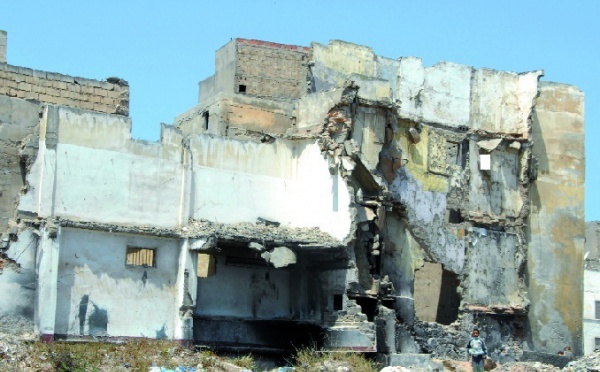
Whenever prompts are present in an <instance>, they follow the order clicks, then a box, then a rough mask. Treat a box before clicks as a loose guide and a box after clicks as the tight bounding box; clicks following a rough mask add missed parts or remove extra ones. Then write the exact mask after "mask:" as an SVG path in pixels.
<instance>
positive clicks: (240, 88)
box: [238, 84, 246, 93]
mask: <svg viewBox="0 0 600 372" xmlns="http://www.w3.org/2000/svg"><path fill="white" fill-rule="evenodd" d="M238 92H239V93H246V86H245V85H244V84H240V85H239V86H238Z"/></svg>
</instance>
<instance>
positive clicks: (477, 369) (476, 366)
mask: <svg viewBox="0 0 600 372" xmlns="http://www.w3.org/2000/svg"><path fill="white" fill-rule="evenodd" d="M483 365H484V360H483V355H480V356H473V357H472V358H471V366H472V367H473V372H483V371H484V368H483Z"/></svg>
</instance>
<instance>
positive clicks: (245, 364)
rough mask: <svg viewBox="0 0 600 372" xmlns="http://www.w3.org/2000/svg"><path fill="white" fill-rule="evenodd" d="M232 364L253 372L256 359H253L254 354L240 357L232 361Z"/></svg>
mask: <svg viewBox="0 0 600 372" xmlns="http://www.w3.org/2000/svg"><path fill="white" fill-rule="evenodd" d="M231 363H233V364H235V365H236V366H238V367H242V368H246V369H249V370H251V371H253V370H254V367H255V366H254V358H253V357H252V354H248V355H244V356H239V357H237V358H235V359H233V360H231Z"/></svg>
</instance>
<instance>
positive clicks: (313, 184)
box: [0, 39, 584, 361]
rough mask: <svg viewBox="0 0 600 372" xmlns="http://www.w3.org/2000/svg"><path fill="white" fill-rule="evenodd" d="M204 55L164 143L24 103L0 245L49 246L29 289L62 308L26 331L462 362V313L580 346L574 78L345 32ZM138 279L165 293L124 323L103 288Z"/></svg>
mask: <svg viewBox="0 0 600 372" xmlns="http://www.w3.org/2000/svg"><path fill="white" fill-rule="evenodd" d="M216 66H217V71H216V72H215V75H214V76H213V77H211V78H209V79H207V80H204V81H202V82H201V83H200V92H201V95H200V98H199V104H198V105H196V106H195V107H193V108H191V109H190V110H188V111H187V112H185V113H183V114H182V115H179V116H178V117H177V118H176V119H175V122H174V125H173V126H163V128H162V135H161V141H160V143H146V142H140V141H134V140H131V138H130V134H129V133H130V124H131V123H130V122H129V120H128V119H127V118H125V117H122V116H118V115H109V114H102V113H94V112H90V111H87V110H84V109H80V108H68V107H64V106H53V105H47V104H39V105H33V106H31V107H29V106H28V107H26V108H24V109H26V110H28V111H32V112H33V110H35V115H34V114H31V115H32V118H31V120H30V123H29V122H28V121H27V120H25V119H23V120H22V121H24V122H26V123H29V124H23V125H24V126H27V128H28V129H27V130H28V131H30V132H31V133H32V135H31V138H32V140H31V141H29V142H28V143H30V142H31V143H37V147H36V146H33V145H31V146H30V148H31V150H30V152H31V154H32V155H31V165H30V167H26V168H25V169H24V170H21V172H22V173H21V175H22V178H23V180H24V181H21V184H20V185H19V187H20V186H22V185H23V183H25V189H24V193H23V195H21V196H20V197H19V205H18V207H16V208H15V206H14V202H13V204H12V205H9V206H7V207H6V208H5V209H6V214H7V216H8V215H9V214H10V211H11V208H12V210H13V211H16V212H15V213H17V214H16V215H15V216H16V217H17V219H18V221H17V220H15V221H14V222H13V225H14V226H17V227H16V228H15V229H14V232H13V234H12V235H11V234H10V232H9V233H8V234H7V235H5V236H6V237H7V240H6V241H7V242H8V241H10V239H9V238H11V239H12V242H10V244H8V243H6V244H5V248H9V251H8V252H9V253H10V254H11V255H12V254H14V251H13V250H12V249H13V248H14V247H18V246H19V245H21V244H25V243H24V242H27V241H31V242H33V246H34V247H37V248H33V250H30V251H29V252H38V257H39V252H47V254H44V255H42V256H41V261H39V262H38V264H37V266H36V268H35V270H34V271H35V273H37V275H39V277H41V278H42V277H43V278H44V282H39V281H38V283H37V284H36V285H37V293H38V294H37V297H36V296H33V297H32V296H31V295H29V297H28V298H30V299H31V298H34V299H35V301H37V302H36V303H35V306H36V307H37V309H42V308H45V306H43V305H44V304H45V301H46V300H44V299H45V298H50V299H51V300H52V301H55V302H56V304H57V305H56V306H54V307H51V308H52V309H54V310H52V311H54V313H52V311H51V312H50V313H48V314H46V313H43V312H38V313H35V314H34V315H33V320H34V321H35V322H36V327H37V328H36V329H37V332H38V333H39V334H44V335H48V338H52V337H54V335H61V336H65V337H81V336H82V335H83V336H89V335H92V334H93V333H94V332H96V334H101V335H106V336H108V337H116V336H139V335H143V336H153V337H168V338H175V339H183V340H195V341H196V342H200V343H203V344H209V345H214V346H217V347H235V348H240V347H247V348H256V349H269V348H273V347H274V345H279V346H281V345H283V347H289V346H290V345H291V344H296V345H297V344H298V343H302V342H309V341H310V340H312V341H315V340H316V342H317V344H318V345H319V346H320V347H323V348H327V349H331V350H339V349H345V350H355V351H363V352H375V351H378V352H380V353H384V354H386V355H388V357H389V358H390V360H393V358H396V357H397V356H396V355H397V354H398V353H422V352H426V353H431V354H434V355H438V356H448V357H461V356H462V355H464V350H463V349H462V348H463V347H464V344H465V342H466V339H467V337H468V334H469V331H470V329H471V328H472V327H473V326H475V325H477V326H479V327H480V328H481V329H482V333H483V335H484V336H485V337H486V339H487V341H488V344H489V347H490V350H491V353H492V355H493V356H494V357H495V358H497V359H500V360H501V361H506V360H515V359H524V358H543V356H544V355H546V354H556V353H559V352H560V353H565V352H567V351H569V352H570V353H575V354H579V353H581V351H582V341H581V327H582V321H581V316H580V315H581V314H580V315H577V311H576V308H577V306H578V305H581V295H582V287H581V285H580V284H581V283H580V280H579V279H581V277H582V275H583V273H582V270H581V268H580V267H579V266H577V265H575V263H576V262H578V261H577V260H578V259H580V258H581V257H580V256H581V255H582V242H583V241H582V240H581V238H582V236H583V207H582V205H583V183H582V182H583V178H584V168H583V164H584V162H583V160H584V157H583V143H582V140H583V125H582V124H583V96H582V94H581V92H579V91H578V90H577V89H576V88H573V87H569V86H564V85H557V84H538V80H539V79H540V77H541V76H542V72H541V71H533V72H528V73H523V74H516V73H509V72H500V71H494V70H488V69H474V68H471V67H469V66H464V65H459V64H454V63H448V62H443V63H439V64H436V65H433V66H431V67H424V66H423V64H422V61H421V60H420V59H418V58H413V57H403V58H400V59H397V60H392V59H388V58H384V57H380V56H377V55H375V54H374V53H373V51H372V50H371V49H370V48H367V47H363V46H357V45H354V44H349V43H344V42H341V41H334V42H331V43H330V44H329V45H321V44H313V45H312V46H311V48H310V49H307V48H303V47H297V46H286V45H281V44H273V43H266V42H261V41H253V40H245V39H236V40H233V41H232V42H231V43H229V44H227V45H226V46H224V47H223V48H222V49H220V50H219V51H218V52H217V58H216ZM275 67H277V68H275ZM243 82H246V83H247V84H242V83H243ZM242 85H243V86H244V88H242ZM0 98H1V97H0ZM9 99H10V100H18V98H9ZM18 101H19V103H18V104H23V103H21V100H18ZM10 107H12V106H9V111H10V110H12V108H10ZM11 112H12V111H11ZM34 119H35V120H34ZM19 120H21V119H19ZM564 123H568V125H566V126H565V125H564ZM559 126H560V128H558V127H559ZM1 129H2V127H0V130H1ZM20 135H21V134H18V136H20ZM18 136H17V137H18ZM9 147H10V146H9ZM7 148H8V147H7ZM7 151H8V150H7ZM10 151H13V152H14V150H12V149H11V150H10ZM565 151H566V152H565ZM562 153H567V154H568V160H569V161H567V162H564V161H563V162H562V163H561V162H559V161H558V155H557V154H562ZM14 156H16V155H14ZM11 166H12V167H13V168H14V169H15V170H14V172H13V173H15V172H16V168H15V167H14V166H13V165H8V164H7V165H6V167H7V169H9V168H10V167H11ZM19 169H20V168H19ZM15 174H17V173H15ZM573 175H575V176H576V177H575V178H573V177H572V176H573ZM558 183H560V187H555V186H556V185H557V184H558ZM15 190H16V186H15ZM565 195H566V196H567V197H563V196H565ZM15 197H17V195H15ZM3 208H4V206H3ZM7 218H9V217H7ZM209 221H210V222H209ZM52 224H55V225H57V226H58V230H56V229H55V228H52V226H53V225H52ZM36 231H37V232H36ZM56 231H58V233H57V232H56ZM556 231H560V234H558V233H556ZM34 232H36V233H34ZM32 233H33V235H32ZM557 234H558V235H557ZM113 235H114V236H113ZM81 236H85V237H87V238H86V239H83V240H89V242H87V243H83V244H84V246H83V247H76V246H75V245H74V243H73V242H74V241H75V237H81ZM28 237H29V238H28ZM28 239H29V240H28ZM78 241H81V239H79V240H78ZM104 241H106V243H107V244H106V246H107V247H108V248H103V249H104V250H107V249H108V250H110V251H111V252H115V253H116V254H115V255H114V257H113V258H111V259H109V258H103V257H102V256H101V255H102V252H103V249H100V248H99V247H98V244H99V242H104ZM160 242H163V243H160ZM109 243H110V244H109ZM3 244H4V243H3ZM140 246H141V247H140ZM133 248H135V249H133ZM36 249H37V250H36ZM80 250H81V252H80ZM140 252H141V253H140ZM84 253H85V254H84ZM142 253H143V254H142ZM75 256H76V257H75ZM74 257H75V258H74ZM149 257H150V258H149ZM155 258H156V260H157V261H156V262H154V261H153V260H154V259H155ZM88 261H90V262H88ZM92 261H93V263H92ZM134 263H141V264H140V265H137V266H141V267H136V265H135V264H134ZM163 264H164V265H166V266H162V265H163ZM159 265H160V266H159ZM25 266H26V265H25V263H23V267H25ZM108 266H111V267H108ZM575 266H577V268H573V267H575ZM118 267H121V271H122V272H121V271H120V270H118V269H115V268H118ZM540 267H544V268H548V270H540V269H539V268H540ZM53 268H56V270H54V269H53ZM165 268H171V269H169V270H167V271H168V272H167V271H164V270H165ZM71 270H73V273H74V276H73V277H74V278H75V279H68V278H66V279H63V277H62V276H61V275H62V274H61V273H63V272H64V273H70V272H71ZM173 270H174V271H173ZM57 271H58V274H57ZM142 271H143V273H142ZM101 272H103V273H104V274H103V275H105V276H102V275H100V274H99V273H101ZM140 273H142V274H141V276H140ZM548 275H551V276H552V278H550V277H549V276H548ZM69 277H71V276H69ZM567 277H568V278H573V279H572V281H563V280H558V282H556V280H557V279H556V278H567ZM105 278H112V279H111V280H112V281H111V286H110V288H105V292H102V293H97V292H94V293H91V292H90V293H88V292H89V291H88V292H86V291H85V290H80V289H79V287H83V288H92V287H93V286H94V284H99V283H103V280H106V279H105ZM14 280H15V279H14V277H10V278H9V277H8V276H6V275H5V276H2V278H1V280H0V282H3V283H7V285H8V284H9V283H13V282H14ZM69 280H70V281H69ZM73 280H77V281H78V282H77V283H78V284H77V285H75V282H74V281H73ZM555 282H556V283H555ZM53 283H58V285H57V286H55V287H53ZM553 283H554V284H553ZM578 283H579V284H578ZM145 286H148V288H147V289H144V288H146V287H145ZM138 287H139V288H142V289H144V290H147V291H149V292H148V294H149V296H151V297H152V298H155V299H156V300H157V301H161V304H162V305H161V306H162V307H161V311H160V313H161V314H160V316H159V315H157V317H155V318H152V319H149V320H148V322H147V324H146V325H139V326H138V325H135V324H137V323H135V322H134V321H133V320H131V319H129V318H128V317H122V316H120V315H119V314H120V313H121V312H122V307H121V305H119V304H118V303H113V302H110V301H109V300H108V293H110V292H111V291H113V290H114V289H115V288H117V289H122V290H125V291H130V290H133V288H138ZM157 287H160V288H157ZM53 288H58V290H57V289H53ZM14 293H15V294H17V295H18V293H17V292H14ZM42 295H45V297H42ZM86 296H87V297H86ZM173 299H174V300H173ZM169 301H170V302H169ZM167 302H169V304H167ZM29 303H31V300H29ZM126 303H127V304H128V306H139V307H140V309H143V308H145V307H146V306H149V305H146V303H147V302H146V299H145V298H144V299H142V298H137V297H134V299H127V300H126ZM173 304H175V305H173ZM103 306H104V307H103ZM25 307H29V308H31V307H32V306H31V305H27V306H25ZM96 307H97V308H98V309H97V312H98V314H99V315H97V314H96V312H95V311H96ZM21 308H23V306H22V307H21ZM82 308H85V309H86V310H85V311H83V310H81V309H82ZM76 309H79V310H76ZM11 311H17V309H16V308H14V309H13V310H11ZM53 314H54V315H53ZM58 317H60V318H61V319H63V320H61V321H60V322H57V321H56V319H57V318H58ZM113 317H114V318H113ZM90 318H92V319H90ZM111 319H112V320H111ZM98 324H100V325H98ZM98 332H99V333H98ZM240 335H243V337H240Z"/></svg>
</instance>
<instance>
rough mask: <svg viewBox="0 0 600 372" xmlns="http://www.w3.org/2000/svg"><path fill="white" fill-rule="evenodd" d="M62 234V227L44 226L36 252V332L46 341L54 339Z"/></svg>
mask: <svg viewBox="0 0 600 372" xmlns="http://www.w3.org/2000/svg"><path fill="white" fill-rule="evenodd" d="M60 235H61V231H60V227H53V228H51V229H49V228H47V227H44V228H42V229H41V237H40V239H39V240H38V250H37V254H36V273H37V277H38V279H37V291H36V292H37V298H36V304H35V332H36V334H38V335H40V338H41V339H42V341H46V342H50V341H53V340H54V325H55V321H56V302H57V296H58V293H57V282H58V263H59V254H60V243H59V242H60Z"/></svg>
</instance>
